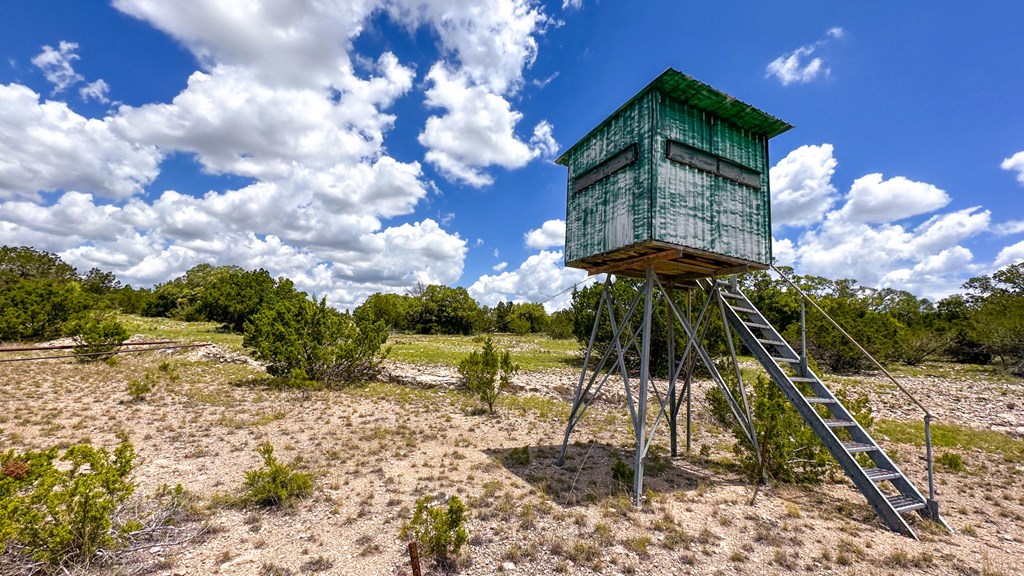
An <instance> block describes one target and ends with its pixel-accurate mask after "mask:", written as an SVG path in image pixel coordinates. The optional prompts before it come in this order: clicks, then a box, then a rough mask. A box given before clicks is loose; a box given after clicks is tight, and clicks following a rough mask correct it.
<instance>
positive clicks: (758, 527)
mask: <svg viewBox="0 0 1024 576" xmlns="http://www.w3.org/2000/svg"><path fill="white" fill-rule="evenodd" d="M161 364H164V370H161V368H160V366H161ZM388 368H389V373H390V374H391V380H392V383H389V384H374V385H371V386H368V387H360V388H353V389H347V390H342V391H300V390H277V389H273V388H271V387H268V386H267V385H266V383H267V382H266V379H265V378H263V377H262V375H261V373H260V371H259V369H258V365H256V364H255V363H253V362H251V360H249V359H248V358H246V357H245V356H244V355H242V354H238V353H237V352H232V351H230V350H227V349H223V348H219V347H216V346H211V347H208V348H203V349H198V350H193V351H190V352H175V353H170V352H168V353H146V354H137V355H126V356H123V357H122V358H121V361H120V362H119V363H118V364H117V365H115V366H107V365H104V364H89V365H82V364H76V363H73V362H69V361H64V360H54V361H46V362H31V363H11V364H0V382H2V384H0V385H2V386H3V388H4V393H3V394H2V395H0V448H2V449H3V450H7V449H11V448H13V449H18V450H22V449H39V448H44V447H48V446H52V445H54V444H62V445H67V444H71V443H76V442H81V441H88V442H91V443H93V444H96V445H103V446H108V447H109V446H114V445H115V444H116V442H117V440H116V433H117V432H119V431H122V432H126V433H127V434H128V435H129V437H130V438H131V440H132V442H133V443H134V445H135V446H136V450H137V452H138V467H137V469H136V472H135V479H136V482H137V483H138V485H139V489H138V491H137V492H138V494H139V495H140V496H141V495H146V494H152V493H154V492H155V491H156V490H157V489H158V488H159V487H160V486H161V485H163V484H171V485H173V484H179V483H180V484H181V485H182V486H183V487H184V488H185V489H186V490H187V491H189V492H190V493H191V494H193V495H194V497H195V498H196V499H197V501H198V502H200V504H201V508H202V515H203V516H204V519H203V520H200V521H197V522H196V527H197V530H196V532H200V531H202V532H203V534H201V535H199V536H196V537H194V538H192V539H191V540H190V541H188V542H186V543H182V544H177V545H153V546H148V547H144V548H142V549H140V550H138V551H137V552H135V553H134V554H133V555H130V556H128V557H126V558H123V559H122V560H121V562H120V563H119V564H115V565H106V566H98V567H95V566H94V567H92V568H89V569H86V570H84V572H86V573H91V574H115V573H146V574H161V575H179V576H180V575H186V574H187V575H193V574H194V575H205V574H238V575H243V574H245V575H248V574H252V575H272V574H307V573H308V574H353V575H355V574H358V575H363V574H384V575H392V574H410V573H411V570H410V569H409V562H408V556H407V552H406V544H405V542H403V541H402V540H400V539H399V537H398V533H399V530H400V528H401V525H402V523H403V522H404V521H406V520H407V519H408V518H409V517H410V516H411V511H412V508H413V506H414V504H415V502H416V500H417V498H419V497H420V496H423V495H452V494H454V495H458V496H459V497H460V498H461V499H463V501H464V502H466V504H467V506H468V509H469V519H468V529H469V533H470V540H469V543H468V545H467V546H466V550H465V554H464V556H463V558H462V559H461V560H460V566H459V571H460V573H462V574H479V575H483V574H496V573H507V574H551V573H568V574H680V573H682V574H730V575H732V574H750V575H758V576H760V575H762V574H769V573H778V574H788V573H805V574H851V575H852V574H858V575H863V574H880V575H881V574H897V573H898V574H950V575H953V574H956V575H978V576H982V575H986V576H997V575H1010V574H1018V573H1020V571H1019V562H1020V559H1021V558H1024V487H1022V484H1021V478H1022V475H1024V464H1022V463H1021V462H1019V461H1016V462H1010V461H1007V460H1005V459H1004V458H1003V457H1002V456H1000V455H998V454H992V453H986V452H982V451H980V450H975V451H965V452H963V453H962V456H963V458H964V461H965V463H966V464H967V470H966V471H964V472H959V473H956V472H951V471H945V470H941V469H940V475H939V479H938V492H939V499H940V502H941V503H942V506H943V512H944V514H945V516H946V518H947V521H948V522H949V523H950V524H951V525H952V526H953V527H954V528H955V529H956V531H955V533H954V534H947V533H945V532H942V531H940V530H936V529H935V528H934V527H932V526H929V525H927V524H922V523H920V522H918V523H917V526H918V530H919V533H920V534H921V536H922V538H921V540H920V541H914V540H911V539H908V538H905V537H902V536H899V535H896V534H893V533H890V532H888V531H887V530H885V529H884V527H883V526H882V525H881V523H880V522H879V521H878V520H877V519H876V518H875V516H874V514H873V513H872V512H871V511H870V509H869V508H868V506H867V504H866V502H865V501H864V499H863V497H862V496H861V495H860V494H859V493H858V492H856V491H855V490H853V489H852V487H851V485H850V484H849V483H848V482H847V481H845V480H844V479H842V478H840V479H837V480H836V481H832V482H827V483H825V484H823V485H820V486H809V487H787V486H778V487H768V488H765V489H763V490H762V491H761V493H760V495H759V496H758V498H757V499H756V502H755V504H754V505H749V503H748V501H749V500H750V497H751V494H752V488H751V487H750V486H749V485H748V484H747V483H746V482H745V481H743V479H742V478H740V477H739V476H737V475H736V473H735V472H733V471H731V470H733V468H732V467H730V466H729V461H730V459H731V452H730V449H729V448H730V445H731V438H730V437H729V436H728V435H727V434H725V433H724V432H723V431H721V430H719V429H718V428H717V427H715V426H714V425H713V424H711V423H710V422H709V421H708V419H707V417H706V416H705V415H704V410H703V405H702V402H700V401H698V402H696V403H695V409H696V415H695V434H694V445H693V453H692V454H691V455H690V456H682V457H679V458H674V459H670V458H667V457H664V458H662V460H663V461H664V463H665V464H666V466H665V469H664V470H663V471H661V472H660V473H657V474H649V476H648V478H647V481H646V486H647V487H648V488H649V490H650V492H649V493H648V494H647V500H646V502H645V504H644V506H643V508H642V509H639V510H638V509H635V508H633V507H632V506H631V504H630V499H629V496H628V494H627V492H626V490H625V488H624V487H623V486H621V485H619V484H618V483H616V482H615V481H613V480H612V478H611V465H612V463H613V462H614V461H615V459H616V458H622V459H624V460H628V458H629V454H630V452H631V448H630V446H631V437H630V434H631V432H630V429H629V427H628V418H627V416H626V413H625V410H624V409H623V408H622V398H621V396H622V393H621V391H619V390H617V389H613V388H614V387H613V386H611V385H609V389H608V390H607V391H606V393H605V396H604V397H603V398H602V400H601V401H600V402H598V403H597V404H596V405H595V406H594V408H593V409H592V410H591V412H589V413H588V414H587V416H586V418H584V420H583V421H582V422H581V424H580V425H579V427H578V428H577V429H576V430H575V431H574V433H573V436H572V445H571V446H570V447H569V451H568V458H567V462H566V465H565V466H564V467H556V466H555V459H556V457H557V453H558V449H559V448H560V446H561V442H562V436H563V433H564V426H565V418H566V411H567V408H566V405H565V402H564V400H565V399H567V398H569V397H570V396H571V394H572V390H573V387H574V386H575V383H576V380H577V379H578V377H579V375H578V374H576V373H574V372H573V371H571V370H552V371H544V372H530V373H524V374H520V375H518V376H517V377H516V379H515V381H514V386H513V388H514V389H513V391H511V393H510V394H508V395H507V396H506V397H505V398H503V399H502V400H500V401H499V408H498V413H497V414H496V415H493V416H491V415H486V414H481V413H480V410H479V409H478V407H477V406H476V404H475V402H473V401H472V399H469V398H467V397H466V396H464V395H462V394H458V393H454V392H445V390H446V389H448V388H451V387H453V386H454V384H455V372H454V370H451V369H446V368H437V367H416V366H406V365H397V364H391V365H389V367H388ZM147 372H148V373H150V374H153V375H154V376H155V377H156V379H157V382H158V383H157V386H156V389H155V390H154V392H153V393H151V394H150V395H149V396H148V397H147V398H146V399H145V400H144V401H142V402H135V401H132V400H131V399H130V398H129V397H128V395H127V392H126V384H127V382H128V380H129V379H131V378H139V377H142V375H144V374H146V373H147ZM843 383H844V385H847V386H850V385H851V382H845V381H844V382H843ZM856 384H857V387H858V389H860V387H863V388H864V390H863V391H865V392H867V393H868V394H869V395H870V397H871V399H872V406H873V407H874V410H875V415H876V417H882V418H889V419H897V420H919V414H918V413H916V412H913V411H910V410H908V409H907V408H906V405H905V404H904V403H903V402H902V401H900V400H898V395H897V392H895V391H893V390H891V389H890V388H889V387H887V385H886V384H885V382H884V381H882V380H880V379H877V378H875V377H873V376H871V377H865V378H859V379H857V381H856ZM906 385H907V386H908V388H910V389H911V391H912V392H914V393H915V394H920V395H921V396H922V397H923V398H925V399H927V401H928V403H929V404H928V405H929V406H931V407H932V409H933V412H934V413H935V415H936V417H937V419H938V421H940V422H947V423H957V424H960V425H964V426H970V427H972V428H977V429H985V430H995V431H1001V432H1002V433H1005V434H1008V435H1018V436H1019V435H1022V433H1024V430H1022V429H1021V427H1022V426H1024V421H1022V420H1021V408H1020V407H1021V406H1024V384H1022V383H1020V382H1008V383H990V382H986V381H959V380H958V381H951V380H946V379H941V378H935V377H930V376H921V377H915V378H910V379H907V380H906ZM706 386H707V383H700V384H699V386H698V392H697V394H696V395H695V397H696V398H698V399H699V398H702V397H703V395H702V393H701V392H700V390H702V389H703V388H704V387H706ZM659 434H660V435H659V436H658V439H657V440H656V446H658V447H659V448H660V449H661V453H662V454H664V453H665V451H666V450H665V449H664V448H662V447H664V446H665V445H666V444H667V441H666V438H665V436H666V433H665V429H664V428H662V429H661V430H660V431H659ZM265 441H269V442H271V443H273V445H274V446H275V449H276V454H277V455H278V456H279V458H280V459H281V460H284V461H291V460H293V459H297V458H301V466H302V467H304V468H306V469H309V470H312V471H314V472H315V474H316V486H317V488H316V490H315V494H314V495H313V496H312V497H311V498H309V499H306V500H304V501H301V502H299V503H298V504H297V505H295V506H292V507H290V508H288V509H286V510H270V509H259V508H244V507H239V506H237V505H229V504H226V502H229V501H231V500H232V499H233V498H234V497H235V496H237V494H239V492H240V489H241V486H242V483H243V480H244V474H245V472H246V471H247V470H252V469H254V468H258V467H259V466H260V464H261V462H260V458H259V455H258V454H257V453H256V447H257V446H258V445H259V444H260V443H262V442H265ZM524 446H528V447H529V448H528V450H529V453H530V461H529V462H528V463H526V462H524V461H521V460H520V461H515V462H514V461H513V460H512V459H510V458H509V451H510V450H511V449H513V448H521V447H524ZM886 447H887V448H888V449H890V452H891V453H895V454H897V455H898V458H899V460H900V464H901V466H903V468H904V471H905V472H907V474H908V475H910V476H911V477H912V478H913V480H914V481H915V482H916V483H917V484H918V486H919V487H921V488H924V487H925V486H926V484H925V476H924V474H925V473H924V466H923V464H922V463H921V462H920V461H919V459H918V456H919V455H920V454H921V450H920V449H919V448H917V447H914V446H911V445H904V444H891V443H889V444H886ZM702 449H703V450H704V454H705V455H708V456H698V454H699V453H700V451H701V450H702ZM200 529H201V530H200ZM427 564H429V563H427ZM0 571H2V570H0ZM428 571H429V567H428V566H425V573H426V572H428Z"/></svg>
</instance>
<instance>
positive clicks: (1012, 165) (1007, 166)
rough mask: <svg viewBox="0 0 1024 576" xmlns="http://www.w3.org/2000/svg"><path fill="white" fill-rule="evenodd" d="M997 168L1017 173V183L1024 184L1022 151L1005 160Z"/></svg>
mask: <svg viewBox="0 0 1024 576" xmlns="http://www.w3.org/2000/svg"><path fill="white" fill-rule="evenodd" d="M999 166H1000V167H1001V168H1002V169H1003V170H1015V171H1016V172H1017V182H1020V183H1021V184H1024V151H1021V152H1017V153H1016V154H1014V155H1013V156H1010V157H1009V158H1006V159H1005V160H1003V162H1002V163H1001V164H1000V165H999Z"/></svg>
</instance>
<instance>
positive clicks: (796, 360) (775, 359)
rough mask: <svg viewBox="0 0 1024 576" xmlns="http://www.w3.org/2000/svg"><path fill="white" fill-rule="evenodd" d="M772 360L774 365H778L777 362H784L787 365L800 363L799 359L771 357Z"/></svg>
mask: <svg viewBox="0 0 1024 576" xmlns="http://www.w3.org/2000/svg"><path fill="white" fill-rule="evenodd" d="M772 360H774V361H775V363H776V364H778V363H779V362H785V363H787V364H799V363H800V359H799V358H779V357H778V356H772Z"/></svg>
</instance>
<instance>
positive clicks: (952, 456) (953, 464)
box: [935, 452, 966, 472]
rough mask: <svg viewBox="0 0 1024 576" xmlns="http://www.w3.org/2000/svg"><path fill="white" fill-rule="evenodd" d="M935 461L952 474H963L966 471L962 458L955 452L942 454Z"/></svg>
mask: <svg viewBox="0 0 1024 576" xmlns="http://www.w3.org/2000/svg"><path fill="white" fill-rule="evenodd" d="M935 461H936V462H937V463H939V464H941V465H943V466H945V467H946V468H948V469H950V470H952V471H953V472H963V471H964V470H965V469H966V466H965V465H964V459H963V456H960V455H959V454H957V453H956V452H943V453H942V454H939V457H938V458H936V459H935Z"/></svg>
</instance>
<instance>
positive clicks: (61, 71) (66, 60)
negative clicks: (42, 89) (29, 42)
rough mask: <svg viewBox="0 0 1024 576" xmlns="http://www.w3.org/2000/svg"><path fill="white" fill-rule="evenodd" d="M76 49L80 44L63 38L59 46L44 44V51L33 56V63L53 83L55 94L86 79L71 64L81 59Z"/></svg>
mask: <svg viewBox="0 0 1024 576" xmlns="http://www.w3.org/2000/svg"><path fill="white" fill-rule="evenodd" d="M75 50H78V44H76V43H74V42H67V41H64V40H61V41H60V44H58V45H57V48H54V47H53V46H49V45H47V46H43V51H42V52H40V53H39V54H37V55H36V56H35V57H33V58H32V64H34V65H35V66H36V67H37V68H39V69H40V70H42V71H43V76H45V77H46V79H47V80H48V81H49V82H50V83H51V84H53V93H54V94H57V93H59V92H63V91H64V90H67V89H68V87H70V86H73V85H74V84H77V83H78V82H81V81H82V80H85V78H84V77H83V76H82V75H81V74H79V73H77V72H75V68H74V66H73V65H72V64H71V63H72V62H74V61H75V60H78V59H79V56H78V54H75Z"/></svg>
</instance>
